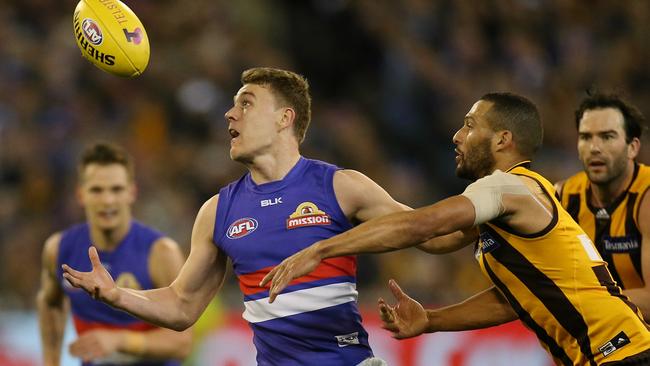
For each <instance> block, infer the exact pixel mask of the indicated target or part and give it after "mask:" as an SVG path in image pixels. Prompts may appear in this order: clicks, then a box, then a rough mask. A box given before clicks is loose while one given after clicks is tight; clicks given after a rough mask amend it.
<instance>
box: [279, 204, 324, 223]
mask: <svg viewBox="0 0 650 366" xmlns="http://www.w3.org/2000/svg"><path fill="white" fill-rule="evenodd" d="M331 222H332V221H331V220H330V216H329V215H328V214H327V213H325V212H324V211H321V210H319V209H318V206H316V205H315V204H313V203H312V202H303V203H301V204H299V205H298V207H297V208H296V210H295V211H294V212H293V213H292V214H291V215H289V218H288V219H287V229H295V228H298V227H303V226H316V225H329V224H330V223H331Z"/></svg>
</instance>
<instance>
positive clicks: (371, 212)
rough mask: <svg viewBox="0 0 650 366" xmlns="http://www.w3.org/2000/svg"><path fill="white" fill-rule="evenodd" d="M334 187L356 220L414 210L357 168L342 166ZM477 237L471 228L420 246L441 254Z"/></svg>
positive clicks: (429, 251)
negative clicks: (356, 169) (342, 168)
mask: <svg viewBox="0 0 650 366" xmlns="http://www.w3.org/2000/svg"><path fill="white" fill-rule="evenodd" d="M334 191H335V192H336V198H337V200H338V202H339V204H340V205H341V208H342V209H343V211H344V212H345V213H346V215H347V216H348V217H349V218H350V219H351V220H352V221H353V223H355V224H357V223H362V222H366V221H368V220H371V219H374V218H377V217H381V216H384V215H388V214H391V213H394V212H402V211H411V210H412V209H411V208H410V207H408V206H406V205H404V204H402V203H399V202H397V201H395V200H394V199H393V198H392V197H391V196H390V195H389V194H388V192H386V191H385V190H384V189H383V188H381V187H380V186H379V185H378V184H377V183H375V182H374V181H373V180H371V179H370V178H368V177H366V176H365V175H363V174H362V173H360V172H357V171H354V170H347V169H346V170H339V171H337V172H336V173H335V175H334ZM477 238H478V233H477V231H476V230H474V229H469V230H466V231H457V232H453V233H451V234H449V235H444V236H439V237H435V238H432V239H430V240H428V241H427V242H425V243H422V244H419V245H418V246H417V248H418V249H420V250H423V251H425V252H428V253H432V254H442V253H448V252H452V251H454V250H457V249H459V248H462V247H464V246H465V245H467V244H469V243H473V242H475V241H476V239H477Z"/></svg>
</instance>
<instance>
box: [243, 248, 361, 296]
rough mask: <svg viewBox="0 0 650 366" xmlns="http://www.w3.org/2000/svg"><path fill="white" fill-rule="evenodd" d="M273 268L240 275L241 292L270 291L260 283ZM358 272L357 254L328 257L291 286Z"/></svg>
mask: <svg viewBox="0 0 650 366" xmlns="http://www.w3.org/2000/svg"><path fill="white" fill-rule="evenodd" d="M273 268H274V267H266V268H263V269H261V270H259V271H257V272H251V273H247V274H243V275H241V276H239V288H240V289H241V292H242V293H243V294H244V295H245V296H250V295H254V294H256V293H259V292H264V291H268V289H269V288H268V287H260V286H259V283H260V281H262V279H263V278H264V276H266V274H267V273H269V272H271V269H273ZM356 272H357V257H355V256H347V257H336V258H327V259H325V260H323V261H322V262H321V263H320V264H319V265H318V267H316V269H315V270H314V271H313V272H311V273H309V274H308V275H305V276H302V277H300V278H297V279H295V280H293V281H291V283H289V286H291V285H296V284H299V283H305V282H312V281H317V280H322V279H325V278H332V277H341V276H352V277H354V276H355V275H356ZM267 286H269V284H267Z"/></svg>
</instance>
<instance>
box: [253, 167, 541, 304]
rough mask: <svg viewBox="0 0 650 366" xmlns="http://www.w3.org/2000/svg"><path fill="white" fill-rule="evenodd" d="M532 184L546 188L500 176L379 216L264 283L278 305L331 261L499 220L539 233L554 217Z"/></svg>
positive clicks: (291, 261)
mask: <svg viewBox="0 0 650 366" xmlns="http://www.w3.org/2000/svg"><path fill="white" fill-rule="evenodd" d="M524 179H525V180H526V182H524ZM531 184H534V188H533V189H536V190H539V189H540V188H539V186H538V185H537V183H534V181H533V180H532V179H528V178H518V177H517V176H515V175H512V174H508V173H503V172H500V171H498V172H495V173H494V174H492V175H489V176H486V177H484V178H482V179H479V180H478V181H476V182H474V183H472V184H471V185H470V186H468V187H467V189H466V190H465V192H463V194H462V195H458V196H453V197H450V198H447V199H444V200H442V201H439V202H438V203H435V204H433V205H430V206H426V207H423V208H419V209H417V210H413V211H406V212H397V213H393V214H390V215H387V216H383V217H379V218H376V219H373V220H371V221H369V222H366V223H363V224H361V225H359V226H357V227H355V228H354V229H352V230H349V231H346V232H344V233H342V234H339V235H336V236H334V237H331V238H329V239H327V240H323V241H319V242H317V243H316V244H314V245H312V246H310V247H308V248H305V249H303V250H302V251H300V252H298V253H296V254H294V255H292V256H291V257H289V258H287V259H285V260H284V261H283V262H282V263H280V264H279V265H278V266H277V267H275V268H273V269H272V270H271V271H270V272H269V273H268V274H267V275H266V276H265V277H264V279H262V282H261V283H260V285H261V286H264V285H265V284H266V283H268V282H270V281H271V280H272V281H273V283H272V285H271V288H270V291H269V301H270V302H273V300H275V297H276V296H277V295H278V293H280V291H282V290H283V289H284V288H285V287H286V286H287V284H288V283H289V282H290V281H292V280H293V279H295V278H298V277H300V276H303V275H305V274H307V273H310V272H311V271H313V270H314V268H316V266H317V265H318V263H320V261H321V260H323V259H325V258H330V257H338V256H343V255H352V254H359V253H382V252H388V251H393V250H399V249H403V248H407V247H411V246H415V245H418V244H420V243H424V242H426V241H428V240H430V239H432V238H435V237H439V236H442V235H447V234H451V233H454V232H456V231H458V230H468V229H471V228H472V227H475V226H476V225H478V224H482V223H485V222H487V221H490V220H493V219H496V218H499V219H500V220H504V221H505V222H507V223H508V224H509V225H511V226H513V227H514V228H516V229H517V230H520V231H522V232H536V231H539V230H541V229H543V228H544V227H546V225H548V223H549V222H550V221H551V219H552V214H551V213H550V212H549V209H548V207H545V206H544V205H543V204H542V203H541V202H540V201H539V199H537V198H535V197H534V196H533V193H532V192H531V189H530V188H529V185H531ZM547 204H549V203H548V202H547ZM522 212H524V214H521V213H522ZM467 244H469V242H468V243H467Z"/></svg>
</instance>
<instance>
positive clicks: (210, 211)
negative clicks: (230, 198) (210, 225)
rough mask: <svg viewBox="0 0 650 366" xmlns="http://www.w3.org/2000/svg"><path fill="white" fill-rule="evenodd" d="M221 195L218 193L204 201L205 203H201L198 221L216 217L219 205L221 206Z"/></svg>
mask: <svg viewBox="0 0 650 366" xmlns="http://www.w3.org/2000/svg"><path fill="white" fill-rule="evenodd" d="M219 197H220V194H219V193H217V194H215V195H214V196H212V197H210V198H208V199H207V200H206V201H205V202H203V205H201V208H200V209H199V213H198V214H197V218H196V219H197V221H199V220H205V219H208V220H214V219H215V217H216V216H217V207H218V206H219Z"/></svg>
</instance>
